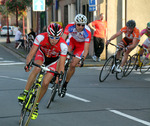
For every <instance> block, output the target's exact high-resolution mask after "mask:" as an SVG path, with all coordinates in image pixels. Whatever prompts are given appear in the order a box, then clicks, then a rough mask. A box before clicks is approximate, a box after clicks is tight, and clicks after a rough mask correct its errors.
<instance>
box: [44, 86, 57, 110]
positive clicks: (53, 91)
mask: <svg viewBox="0 0 150 126" xmlns="http://www.w3.org/2000/svg"><path fill="white" fill-rule="evenodd" d="M57 87H58V85H57V84H56V83H54V86H53V89H52V91H51V97H50V99H49V101H48V104H47V108H49V106H50V104H51V103H52V101H54V98H55V96H56V92H57Z"/></svg>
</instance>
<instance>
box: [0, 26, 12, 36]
mask: <svg viewBox="0 0 150 126" xmlns="http://www.w3.org/2000/svg"><path fill="white" fill-rule="evenodd" d="M13 31H14V26H9V35H14V34H13ZM2 35H7V26H3V27H2V29H1V36H2Z"/></svg>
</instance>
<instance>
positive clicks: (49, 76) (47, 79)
mask: <svg viewBox="0 0 150 126" xmlns="http://www.w3.org/2000/svg"><path fill="white" fill-rule="evenodd" d="M56 66H57V61H56V62H55V63H54V64H52V65H50V66H49V67H48V68H53V70H54V71H55V70H56ZM53 76H54V73H49V72H47V73H46V74H45V76H44V78H43V82H42V87H41V92H40V96H39V99H38V101H37V102H38V103H39V102H40V100H41V99H42V97H43V96H44V95H45V93H46V91H47V89H48V85H49V83H50V81H51V80H52V78H53Z"/></svg>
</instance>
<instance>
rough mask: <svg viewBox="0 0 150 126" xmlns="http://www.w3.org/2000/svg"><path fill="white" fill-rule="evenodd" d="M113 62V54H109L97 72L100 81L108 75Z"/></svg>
mask: <svg viewBox="0 0 150 126" xmlns="http://www.w3.org/2000/svg"><path fill="white" fill-rule="evenodd" d="M113 62H114V56H111V57H109V58H108V60H106V62H105V64H104V66H103V67H102V69H101V71H100V74H99V81H100V82H103V81H104V80H105V79H106V78H107V77H108V76H109V74H110V72H111V69H112V65H113Z"/></svg>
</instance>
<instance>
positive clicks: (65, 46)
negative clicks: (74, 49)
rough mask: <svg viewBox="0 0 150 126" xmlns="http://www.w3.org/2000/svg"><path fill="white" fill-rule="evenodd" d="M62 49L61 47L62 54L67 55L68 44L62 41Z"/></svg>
mask: <svg viewBox="0 0 150 126" xmlns="http://www.w3.org/2000/svg"><path fill="white" fill-rule="evenodd" d="M60 49H61V53H60V56H66V55H67V51H68V46H67V44H65V43H63V42H62V43H60Z"/></svg>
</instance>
